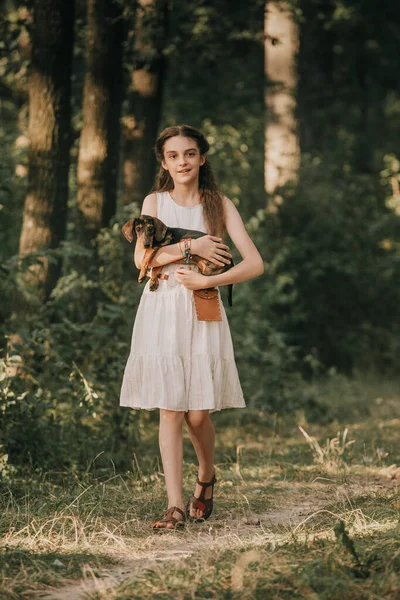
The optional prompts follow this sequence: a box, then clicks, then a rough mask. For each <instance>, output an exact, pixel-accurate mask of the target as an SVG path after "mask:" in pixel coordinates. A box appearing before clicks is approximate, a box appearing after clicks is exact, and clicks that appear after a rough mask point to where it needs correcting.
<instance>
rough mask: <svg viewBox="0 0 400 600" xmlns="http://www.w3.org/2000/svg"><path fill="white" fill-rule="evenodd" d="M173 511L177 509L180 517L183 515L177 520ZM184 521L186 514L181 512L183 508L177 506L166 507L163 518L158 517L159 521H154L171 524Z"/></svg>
mask: <svg viewBox="0 0 400 600" xmlns="http://www.w3.org/2000/svg"><path fill="white" fill-rule="evenodd" d="M175 511H177V512H178V513H180V514H181V515H182V517H183V519H182V520H179V519H177V518H176V517H174V512H175ZM184 521H186V515H185V513H184V512H183V510H181V509H180V508H178V507H177V506H171V507H170V508H168V509H167V510H166V511H165V513H164V518H163V519H160V520H159V521H156V523H172V524H173V525H176V524H177V523H183V522H184ZM156 529H158V528H156Z"/></svg>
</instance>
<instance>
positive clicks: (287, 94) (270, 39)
mask: <svg viewBox="0 0 400 600" xmlns="http://www.w3.org/2000/svg"><path fill="white" fill-rule="evenodd" d="M264 44H265V110H266V125H265V166H264V177H265V189H266V192H267V193H268V194H271V195H274V194H275V192H276V191H277V189H278V188H279V187H280V186H282V185H284V184H285V183H287V182H288V181H290V180H293V179H296V175H297V171H298V167H299V161H300V158H299V156H300V153H299V144H298V135H297V123H296V117H295V109H296V99H295V92H296V85H297V76H296V56H297V50H298V28H297V25H296V24H295V22H294V18H293V13H292V11H291V9H290V7H289V5H288V3H287V2H284V1H279V0H277V1H272V0H271V1H268V2H266V5H265V20H264Z"/></svg>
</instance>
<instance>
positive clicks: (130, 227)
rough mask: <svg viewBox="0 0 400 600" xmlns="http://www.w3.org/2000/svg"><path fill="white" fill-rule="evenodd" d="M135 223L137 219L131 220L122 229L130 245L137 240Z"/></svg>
mask: <svg viewBox="0 0 400 600" xmlns="http://www.w3.org/2000/svg"><path fill="white" fill-rule="evenodd" d="M135 221H136V219H129V221H127V222H126V223H125V225H124V226H123V227H122V229H121V231H122V233H123V234H124V236H125V237H126V239H127V240H128V242H129V243H132V242H133V240H134V239H136V232H135Z"/></svg>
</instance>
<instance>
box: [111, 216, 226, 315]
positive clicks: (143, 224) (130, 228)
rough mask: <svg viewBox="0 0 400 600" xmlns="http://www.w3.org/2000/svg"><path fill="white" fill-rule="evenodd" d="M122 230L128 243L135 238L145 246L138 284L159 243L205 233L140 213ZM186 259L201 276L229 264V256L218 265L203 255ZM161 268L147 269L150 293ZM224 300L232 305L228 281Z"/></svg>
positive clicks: (164, 244) (155, 286)
mask: <svg viewBox="0 0 400 600" xmlns="http://www.w3.org/2000/svg"><path fill="white" fill-rule="evenodd" d="M122 233H123V234H124V236H125V237H126V239H127V240H128V242H130V243H132V242H134V241H136V240H137V241H138V242H139V243H140V244H142V245H143V248H144V249H145V253H144V255H143V260H142V265H141V269H140V273H139V278H138V281H139V283H142V282H143V281H144V279H145V277H146V274H147V269H148V266H149V263H150V262H151V260H152V258H153V257H154V255H155V253H156V252H157V250H158V249H159V248H161V246H168V245H170V244H176V243H178V242H180V241H182V240H184V239H187V238H199V237H202V236H203V235H207V234H206V233H204V232H203V231H196V230H194V229H181V228H180V227H167V225H165V223H163V222H162V221H160V219H157V218H156V217H150V216H148V215H141V216H140V217H137V218H136V219H130V220H129V221H128V222H127V223H125V225H124V226H123V227H122ZM190 262H191V264H194V265H197V267H198V268H199V271H200V273H202V274H203V275H219V274H220V273H223V272H224V271H227V270H228V269H230V268H231V267H232V266H233V260H232V259H231V262H230V263H229V264H225V265H223V266H220V265H216V264H214V263H212V262H211V261H209V260H206V259H205V258H202V257H201V256H196V255H193V256H191V259H190ZM161 270H162V266H161V267H153V268H152V269H151V279H150V286H149V287H150V290H151V291H152V292H154V291H155V290H156V289H157V288H158V285H159V282H158V279H159V277H160V274H161ZM228 303H229V306H232V284H230V285H229V292H228Z"/></svg>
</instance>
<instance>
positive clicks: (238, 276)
mask: <svg viewBox="0 0 400 600" xmlns="http://www.w3.org/2000/svg"><path fill="white" fill-rule="evenodd" d="M223 203H224V213H225V227H226V231H227V232H228V235H229V237H230V238H231V240H232V242H233V243H234V244H235V246H236V248H237V249H238V251H239V253H240V255H241V257H242V259H243V260H242V261H241V262H240V263H238V264H237V265H235V266H234V267H232V268H231V269H229V271H225V273H221V274H220V275H210V276H209V277H207V280H209V281H207V287H208V286H210V287H214V286H219V285H228V284H230V283H239V282H240V281H246V280H247V279H253V277H258V276H259V275H262V274H263V273H264V262H263V259H262V258H261V255H260V253H259V251H258V250H257V248H256V246H255V244H254V242H253V240H252V239H251V237H250V236H249V234H248V233H247V231H246V228H245V226H244V223H243V221H242V217H241V216H240V214H239V211H238V209H237V208H236V206H235V205H234V203H233V202H232V200H230V199H229V198H227V197H226V196H224V198H223Z"/></svg>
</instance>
